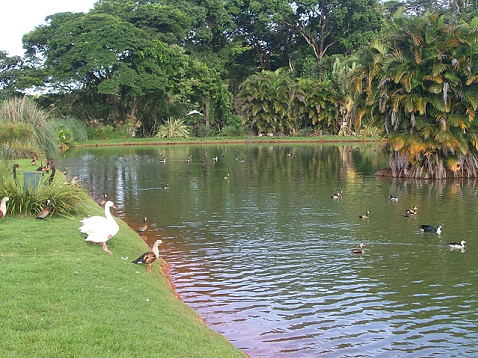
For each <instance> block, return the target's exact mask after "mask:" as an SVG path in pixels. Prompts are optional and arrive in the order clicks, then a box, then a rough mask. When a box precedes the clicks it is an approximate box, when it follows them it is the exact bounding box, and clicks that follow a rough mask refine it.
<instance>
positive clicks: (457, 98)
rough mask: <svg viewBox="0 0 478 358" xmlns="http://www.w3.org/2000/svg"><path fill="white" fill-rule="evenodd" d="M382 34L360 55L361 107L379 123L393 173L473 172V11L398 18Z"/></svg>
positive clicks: (477, 66) (476, 22)
mask: <svg viewBox="0 0 478 358" xmlns="http://www.w3.org/2000/svg"><path fill="white" fill-rule="evenodd" d="M394 26H395V28H394V30H393V31H392V32H391V33H390V35H389V36H387V37H386V38H385V41H376V42H374V43H373V44H372V45H371V46H370V47H369V48H367V49H364V50H363V52H361V53H360V54H359V55H358V57H357V58H358V61H359V62H360V66H358V67H357V68H356V69H355V71H354V73H353V78H354V81H353V84H354V85H355V90H356V91H357V92H358V93H360V94H363V101H364V103H363V108H365V109H366V113H368V114H370V116H371V118H372V121H373V122H374V123H375V124H376V125H377V126H383V129H384V131H385V133H386V134H385V136H384V138H383V143H384V144H383V148H384V150H385V151H386V152H387V153H389V155H390V164H391V171H392V175H393V176H406V177H413V178H429V177H430V178H440V179H441V178H446V177H449V176H472V177H476V176H477V174H478V135H477V130H478V126H477V123H476V121H475V117H476V111H477V107H478V83H477V80H478V47H477V46H476V44H477V43H478V32H477V29H478V18H474V19H473V20H471V21H469V22H465V21H457V22H453V21H452V22H447V21H446V19H445V18H444V17H443V16H439V15H438V14H434V15H426V16H423V17H421V18H415V19H413V20H410V19H404V18H403V17H400V16H399V17H397V18H396V19H395V21H394Z"/></svg>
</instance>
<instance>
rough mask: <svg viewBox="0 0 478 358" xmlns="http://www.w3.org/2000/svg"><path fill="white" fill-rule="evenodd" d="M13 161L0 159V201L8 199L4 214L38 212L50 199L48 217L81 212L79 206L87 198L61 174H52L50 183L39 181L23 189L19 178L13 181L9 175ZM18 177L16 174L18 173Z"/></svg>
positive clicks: (85, 194) (84, 192)
mask: <svg viewBox="0 0 478 358" xmlns="http://www.w3.org/2000/svg"><path fill="white" fill-rule="evenodd" d="M12 167H13V162H11V161H6V160H0V178H1V179H0V198H3V197H4V196H8V197H9V198H10V201H8V205H7V212H8V214H9V215H13V214H26V215H30V214H33V215H36V214H38V213H40V212H41V211H42V210H43V208H44V205H45V202H46V200H47V199H50V201H51V204H50V209H51V213H52V214H55V213H56V214H59V215H65V216H69V215H75V214H78V213H81V212H82V210H83V209H82V205H81V204H82V203H83V202H84V201H85V200H86V199H87V193H86V191H85V190H83V189H81V188H79V187H76V186H72V185H68V184H67V183H66V182H65V180H64V177H63V176H62V175H56V176H55V178H54V180H53V182H52V183H51V184H45V181H46V179H47V177H46V178H42V181H41V182H40V183H39V185H38V186H37V187H36V188H35V187H28V188H24V186H23V182H22V180H21V179H22V178H23V177H22V176H19V180H18V181H17V182H15V181H14V180H13V176H12V174H11V170H12V169H11V168H12ZM18 174H20V173H18Z"/></svg>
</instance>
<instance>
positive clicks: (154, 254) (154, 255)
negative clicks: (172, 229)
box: [132, 240, 162, 273]
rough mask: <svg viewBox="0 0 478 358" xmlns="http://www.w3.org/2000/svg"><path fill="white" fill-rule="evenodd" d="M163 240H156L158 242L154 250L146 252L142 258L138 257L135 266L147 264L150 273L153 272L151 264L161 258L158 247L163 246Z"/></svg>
mask: <svg viewBox="0 0 478 358" xmlns="http://www.w3.org/2000/svg"><path fill="white" fill-rule="evenodd" d="M161 243H162V241H161V240H156V242H155V243H154V245H153V248H152V249H151V251H148V252H145V253H144V254H142V255H141V256H140V257H138V258H137V259H136V260H134V261H132V263H134V264H146V267H147V268H148V271H149V272H151V273H152V272H153V271H151V264H152V263H153V262H154V261H156V260H157V259H158V257H159V249H158V246H159V244H161Z"/></svg>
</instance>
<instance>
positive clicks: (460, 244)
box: [448, 240, 466, 250]
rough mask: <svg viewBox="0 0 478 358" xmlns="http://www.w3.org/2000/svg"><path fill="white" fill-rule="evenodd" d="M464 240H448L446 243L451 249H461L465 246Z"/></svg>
mask: <svg viewBox="0 0 478 358" xmlns="http://www.w3.org/2000/svg"><path fill="white" fill-rule="evenodd" d="M465 244H466V241H465V240H461V242H450V243H449V244H448V245H449V246H450V249H452V250H463V249H464V248H465Z"/></svg>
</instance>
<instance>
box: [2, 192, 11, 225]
mask: <svg viewBox="0 0 478 358" xmlns="http://www.w3.org/2000/svg"><path fill="white" fill-rule="evenodd" d="M9 200H10V198H9V197H8V196H5V197H4V198H3V199H2V201H0V219H1V218H3V217H5V215H7V201H9Z"/></svg>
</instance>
